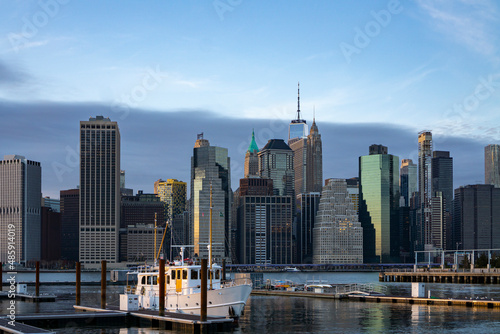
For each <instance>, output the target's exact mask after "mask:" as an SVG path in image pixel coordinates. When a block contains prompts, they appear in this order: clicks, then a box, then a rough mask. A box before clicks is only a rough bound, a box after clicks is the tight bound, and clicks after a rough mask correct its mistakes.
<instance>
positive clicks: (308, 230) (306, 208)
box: [295, 192, 321, 263]
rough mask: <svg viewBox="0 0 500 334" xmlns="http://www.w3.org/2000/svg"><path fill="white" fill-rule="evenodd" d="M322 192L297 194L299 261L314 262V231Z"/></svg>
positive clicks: (296, 238)
mask: <svg viewBox="0 0 500 334" xmlns="http://www.w3.org/2000/svg"><path fill="white" fill-rule="evenodd" d="M320 198H321V193H317V192H310V193H303V194H298V195H297V202H296V203H297V207H296V212H297V232H296V234H297V235H296V237H295V240H297V247H296V248H297V260H296V262H297V263H312V259H313V238H314V235H313V231H314V226H315V224H316V214H317V212H318V208H319V200H320Z"/></svg>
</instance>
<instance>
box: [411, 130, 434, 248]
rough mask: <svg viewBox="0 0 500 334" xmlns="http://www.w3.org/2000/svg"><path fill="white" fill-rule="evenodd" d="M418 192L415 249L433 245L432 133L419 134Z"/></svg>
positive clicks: (423, 132)
mask: <svg viewBox="0 0 500 334" xmlns="http://www.w3.org/2000/svg"><path fill="white" fill-rule="evenodd" d="M418 193H419V201H418V203H419V208H418V211H417V220H418V226H417V240H416V245H415V248H416V249H415V250H424V249H425V245H429V246H430V245H431V244H432V243H431V198H432V133H431V132H430V131H422V132H420V133H419V134H418Z"/></svg>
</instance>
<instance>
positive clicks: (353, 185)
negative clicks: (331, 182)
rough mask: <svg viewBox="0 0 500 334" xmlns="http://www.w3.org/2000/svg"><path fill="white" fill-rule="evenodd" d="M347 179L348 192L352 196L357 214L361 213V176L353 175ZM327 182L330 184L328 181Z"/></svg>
mask: <svg viewBox="0 0 500 334" xmlns="http://www.w3.org/2000/svg"><path fill="white" fill-rule="evenodd" d="M326 181H328V180H326ZM345 181H346V183H347V193H348V194H349V197H351V201H352V204H354V210H356V214H357V215H359V177H351V178H350V179H346V180H345ZM326 183H327V184H328V182H326Z"/></svg>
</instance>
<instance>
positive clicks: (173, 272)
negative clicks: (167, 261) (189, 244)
mask: <svg viewBox="0 0 500 334" xmlns="http://www.w3.org/2000/svg"><path fill="white" fill-rule="evenodd" d="M172 279H173V280H175V270H172Z"/></svg>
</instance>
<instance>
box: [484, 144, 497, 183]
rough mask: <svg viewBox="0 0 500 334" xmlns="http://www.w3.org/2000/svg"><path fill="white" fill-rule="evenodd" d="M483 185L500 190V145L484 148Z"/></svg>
mask: <svg viewBox="0 0 500 334" xmlns="http://www.w3.org/2000/svg"><path fill="white" fill-rule="evenodd" d="M484 183H485V184H491V185H493V186H495V187H497V188H500V145H497V144H491V145H488V146H486V147H485V148H484Z"/></svg>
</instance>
